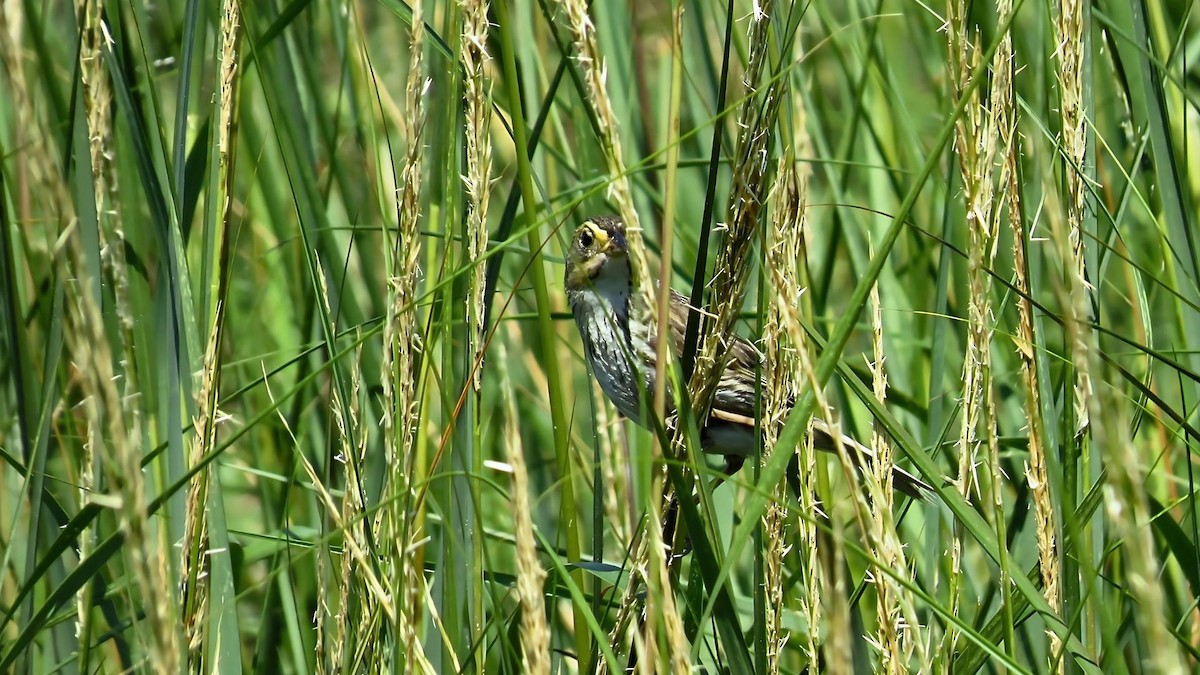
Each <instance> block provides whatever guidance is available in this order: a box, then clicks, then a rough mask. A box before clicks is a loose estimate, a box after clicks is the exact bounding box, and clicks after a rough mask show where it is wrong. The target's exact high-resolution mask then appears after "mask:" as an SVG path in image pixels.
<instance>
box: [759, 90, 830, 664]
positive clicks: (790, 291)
mask: <svg viewBox="0 0 1200 675" xmlns="http://www.w3.org/2000/svg"><path fill="white" fill-rule="evenodd" d="M793 101H794V102H795V104H796V106H797V107H798V109H799V110H798V112H797V117H798V118H799V121H798V123H797V124H798V126H800V125H802V124H803V107H802V106H803V100H801V98H800V97H799V96H798V95H797V96H794V97H793ZM794 155H795V151H794V150H789V151H788V152H787V153H785V155H784V156H783V157H781V158H780V159H779V163H778V166H777V169H776V180H775V185H774V186H773V187H772V189H771V195H770V198H769V200H770V212H771V231H770V245H769V246H768V248H767V260H766V263H767V269H768V270H769V273H770V275H769V277H768V284H767V289H768V293H769V294H770V295H769V301H768V304H767V314H766V320H765V321H764V323H763V338H762V339H763V357H764V358H763V376H764V378H765V379H766V386H765V387H764V388H763V404H762V408H763V425H762V428H763V453H764V454H770V453H772V452H774V451H775V445H776V442H777V441H778V440H779V427H780V426H781V425H782V423H783V420H784V418H785V417H786V416H787V412H788V409H789V407H790V404H791V401H793V400H795V395H796V387H797V385H798V383H799V382H800V372H799V367H798V366H797V364H796V355H795V350H797V349H803V348H804V336H803V333H801V334H797V335H793V334H789V333H788V332H787V331H786V329H785V326H784V324H783V319H782V317H781V316H780V315H781V312H782V310H781V309H780V305H783V304H788V303H792V304H795V303H796V302H797V301H798V299H799V297H800V294H801V286H800V280H799V274H798V271H797V265H798V261H799V260H800V259H801V256H802V255H803V231H804V230H803V228H804V206H805V204H804V192H805V189H806V186H804V185H802V183H801V181H802V180H805V179H802V178H801V177H800V173H799V170H798V168H797V166H798V165H797V162H796V160H795V156H794ZM800 475H801V476H802V480H804V481H806V482H811V479H810V477H809V476H807V475H805V473H804V471H803V470H801V472H800ZM808 489H809V490H810V491H811V489H812V488H811V485H810V486H809V487H808ZM786 503H787V490H786V487H785V486H784V485H783V484H782V483H781V484H780V485H777V486H776V487H775V490H774V493H773V500H772V503H771V505H770V506H769V507H768V509H767V512H766V513H765V514H763V533H764V534H763V538H764V540H765V546H766V550H765V551H764V553H763V565H764V570H763V573H764V574H763V577H764V584H765V586H766V594H765V595H766V603H765V604H766V626H765V634H766V643H767V645H766V646H767V672H768V673H778V672H779V659H780V654H781V652H782V651H783V648H784V646H785V645H786V643H787V639H786V638H785V637H784V636H783V631H782V624H783V605H784V598H783V583H784V574H783V556H784V541H785V537H786V532H785V527H786V524H787V508H786V506H785V505H786ZM803 508H804V504H803V503H802V504H801V509H803ZM802 512H803V511H802ZM799 522H800V523H803V525H801V529H802V532H801V535H800V541H801V547H802V550H805V549H809V548H810V547H809V544H811V550H814V551H815V549H816V538H815V531H814V532H811V533H810V532H808V531H807V528H806V526H807V522H806V521H805V520H804V519H799ZM810 536H811V539H810ZM802 574H807V575H808V576H809V577H811V576H812V575H813V570H812V569H805V570H804V571H803V572H802ZM819 601H820V599H819V596H814V597H802V598H801V600H800V602H801V606H802V613H803V614H805V616H806V617H807V618H809V619H810V620H811V619H812V616H811V614H810V611H809V609H810V606H811V605H819ZM818 611H819V610H818ZM812 625H817V624H812ZM814 635H815V632H814V631H809V643H808V644H807V645H806V647H808V649H811V650H812V651H808V649H806V650H805V651H806V652H807V653H806V655H807V656H808V658H809V660H810V661H812V662H815V661H816V658H815V653H816V652H815V642H814V641H813V636H814Z"/></svg>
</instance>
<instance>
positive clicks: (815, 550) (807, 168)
mask: <svg viewBox="0 0 1200 675" xmlns="http://www.w3.org/2000/svg"><path fill="white" fill-rule="evenodd" d="M795 41H796V45H795V54H796V57H797V60H799V59H800V58H801V57H802V55H803V54H804V51H803V47H802V44H801V39H800V35H797V36H796V40H795ZM807 110H808V104H807V101H806V100H805V99H804V96H803V95H801V93H800V92H799V91H795V90H793V93H792V114H793V117H794V122H793V132H792V133H793V136H794V139H793V142H792V143H793V153H794V156H793V157H791V158H790V161H789V162H788V164H787V168H786V169H784V170H782V171H781V173H780V175H779V177H778V178H777V185H778V184H782V185H783V186H784V187H785V189H784V190H783V191H782V192H781V193H780V196H781V198H782V200H783V202H782V204H781V205H780V206H779V208H780V209H782V211H783V214H782V216H783V219H782V220H778V219H776V220H778V222H777V224H776V225H775V226H774V228H773V236H772V240H773V241H777V242H778V244H777V245H776V247H775V248H773V249H772V250H770V251H768V271H769V272H770V276H769V284H768V288H769V289H771V291H772V292H773V294H774V302H773V304H772V306H771V307H770V308H769V312H770V314H769V315H768V316H769V317H770V318H771V319H772V320H773V321H775V322H777V323H778V324H779V331H780V333H779V334H780V337H781V338H783V337H786V339H787V347H786V348H785V349H784V350H780V351H779V357H780V361H779V362H778V365H771V361H770V360H771V356H770V355H769V352H770V351H771V350H768V354H767V356H766V359H767V360H766V362H765V363H766V369H767V373H768V377H786V378H788V380H789V382H790V388H791V393H792V394H796V393H798V391H799V387H800V383H801V382H803V378H804V374H803V372H802V369H801V367H800V363H801V357H800V355H799V353H800V352H804V353H805V354H807V351H806V350H807V349H808V348H809V346H808V339H807V337H806V335H805V333H804V330H803V328H802V327H801V326H800V324H799V322H798V321H796V320H795V318H796V317H794V316H793V317H790V319H789V317H788V315H787V310H788V309H790V308H798V307H799V306H800V303H801V302H803V300H804V299H805V297H806V294H805V290H806V289H805V282H804V280H805V277H804V262H803V261H805V260H807V256H808V245H807V232H808V213H807V207H808V195H809V181H810V179H811V178H812V166H811V164H809V163H808V162H797V161H796V160H795V157H812V156H814V154H815V153H814V149H813V142H812V138H811V137H810V136H809V133H808V119H807V118H808V115H807ZM788 219H791V220H792V222H791V225H790V226H788V222H787V220H788ZM773 222H774V221H773ZM772 256H774V259H772ZM776 261H777V262H776ZM785 263H786V264H785ZM806 311H811V307H809V308H806ZM780 366H783V367H784V370H783V371H780V370H779V368H780ZM775 386H777V385H774V384H772V385H770V387H769V388H771V387H775ZM769 400H770V399H769V398H768V399H767V401H769ZM791 400H794V399H791ZM777 405H781V406H782V401H780V402H779V403H777ZM764 410H769V408H764ZM786 418H787V412H786V411H785V410H784V408H783V407H780V408H779V411H778V420H776V419H775V415H773V414H767V415H766V417H765V419H767V420H768V425H769V426H767V427H765V428H764V445H763V447H764V448H774V447H775V445H776V444H777V442H778V435H779V430H780V426H781V425H782V423H783V421H784V420H785V419H786ZM811 426H812V425H811V423H810V424H809V429H808V432H809V433H806V434H805V439H804V441H803V442H802V443H800V444H798V445H797V446H796V453H797V466H798V467H799V475H798V476H797V484H798V486H799V493H798V495H797V500H798V501H799V504H800V513H801V517H800V518H797V519H796V538H797V541H798V546H799V551H798V552H797V554H799V555H803V557H804V560H803V561H802V563H801V567H800V570H801V576H802V577H803V580H802V586H803V587H804V593H803V594H802V595H801V596H800V598H799V604H800V613H801V615H803V616H804V618H805V619H806V623H807V624H808V626H809V630H808V631H806V633H805V636H804V642H803V645H802V647H801V651H802V653H803V654H804V657H805V658H806V659H807V660H808V662H809V663H810V664H815V663H817V661H818V659H819V651H818V650H819V647H818V637H819V632H818V630H817V627H819V626H820V625H821V624H822V616H821V603H822V598H821V595H822V587H823V585H824V582H823V576H822V570H821V562H820V560H821V550H820V548H819V546H818V537H817V529H818V528H817V527H816V525H815V521H814V520H813V518H814V517H816V516H817V515H818V513H819V512H820V509H821V507H820V500H819V499H818V497H817V477H816V476H817V457H816V449H815V448H814V447H813V438H812V433H811V432H812V428H811ZM767 433H769V434H770V435H769V436H767V435H766V434H767ZM776 493H777V494H778V490H777V491H776ZM779 620H782V617H781V616H780V617H779ZM779 642H780V643H782V641H781V640H780V641H779ZM780 647H781V648H782V644H780ZM768 648H770V644H768ZM768 656H769V654H768ZM777 667H778V663H776V668H777ZM776 672H777V671H776Z"/></svg>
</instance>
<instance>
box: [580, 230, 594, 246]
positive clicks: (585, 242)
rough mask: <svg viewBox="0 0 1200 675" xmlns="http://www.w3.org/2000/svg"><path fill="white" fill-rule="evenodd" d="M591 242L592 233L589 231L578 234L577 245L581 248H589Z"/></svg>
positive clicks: (592, 240) (592, 239)
mask: <svg viewBox="0 0 1200 675" xmlns="http://www.w3.org/2000/svg"><path fill="white" fill-rule="evenodd" d="M593 242H594V238H593V237H592V231H591V230H590V229H588V230H584V231H583V232H580V233H579V245H580V246H582V247H583V248H591V247H592V243H593Z"/></svg>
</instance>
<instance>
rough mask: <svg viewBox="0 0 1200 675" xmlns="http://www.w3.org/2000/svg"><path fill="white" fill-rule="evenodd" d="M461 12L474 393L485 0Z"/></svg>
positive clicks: (486, 168) (478, 352) (479, 322)
mask: <svg viewBox="0 0 1200 675" xmlns="http://www.w3.org/2000/svg"><path fill="white" fill-rule="evenodd" d="M461 6H462V12H463V27H462V44H461V50H460V56H461V58H462V63H463V70H464V72H465V76H464V78H463V102H464V104H465V105H466V134H465V136H466V145H467V148H466V162H467V175H466V176H465V177H464V178H463V182H464V183H465V184H466V188H467V199H468V202H467V261H468V263H469V264H470V265H471V276H470V282H469V283H470V294H469V295H468V297H467V320H468V322H469V323H470V325H471V331H470V339H471V355H472V357H473V358H472V359H471V363H473V364H475V365H474V366H473V369H472V372H473V376H472V378H471V384H472V386H473V387H474V388H475V392H476V395H477V396H478V394H479V392H480V390H481V379H480V378H481V376H482V373H483V350H484V347H485V336H484V332H485V330H486V328H487V327H486V326H484V325H483V320H484V317H483V315H484V301H485V298H484V297H483V290H484V276H485V273H486V272H487V266H486V265H484V264H483V263H482V262H481V261H482V259H483V254H484V252H485V251H487V245H488V228H487V216H488V202H489V200H490V198H491V193H492V191H491V183H492V139H491V136H490V134H489V130H490V129H491V125H492V106H491V91H490V87H489V85H488V84H487V82H486V81H485V79H484V70H485V68H486V67H487V63H488V61H489V60H491V57H490V56H489V55H488V51H487V39H488V18H487V14H488V3H487V0H461Z"/></svg>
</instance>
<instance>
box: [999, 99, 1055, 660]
mask: <svg viewBox="0 0 1200 675" xmlns="http://www.w3.org/2000/svg"><path fill="white" fill-rule="evenodd" d="M1014 86H1015V85H1014V83H1013V82H1012V80H1011V79H1010V81H1009V86H1008V88H1007V89H1005V90H1000V89H999V88H997V89H996V93H997V95H1002V96H1005V97H1007V98H1009V102H1010V104H1011V97H1012V95H1013V92H1012V90H1013V87H1014ZM1004 108H1005V109H1010V106H1004ZM997 126H998V129H997V131H998V133H999V134H1000V143H1001V146H1002V147H1004V148H1005V149H1006V152H1005V155H1004V159H1003V162H1004V164H1003V166H1002V167H1001V175H1002V178H1001V183H1002V184H1003V185H1005V187H1006V189H1005V196H1006V197H1007V200H1008V223H1009V226H1010V228H1011V229H1012V232H1013V268H1014V277H1015V279H1014V285H1015V287H1016V289H1017V293H1018V296H1019V297H1018V298H1017V312H1018V320H1017V333H1016V335H1015V336H1014V338H1013V342H1014V343H1015V345H1016V347H1017V354H1018V357H1019V358H1020V361H1021V381H1022V383H1023V384H1024V385H1025V417H1026V419H1027V420H1028V421H1029V422H1028V430H1027V431H1028V437H1029V461H1028V463H1027V464H1026V467H1025V478H1026V480H1027V482H1028V484H1029V490H1030V493H1031V494H1032V495H1033V506H1034V518H1035V525H1034V530H1035V533H1036V537H1037V547H1038V569H1039V571H1040V573H1041V578H1042V594H1043V596H1044V597H1045V598H1046V603H1047V604H1048V605H1050V607H1051V608H1052V609H1054V611H1056V612H1061V611H1062V604H1061V598H1060V587H1061V569H1060V566H1059V561H1058V554H1059V549H1058V531H1059V530H1058V525H1057V524H1056V522H1055V513H1054V505H1053V502H1052V501H1051V495H1050V477H1049V473H1048V471H1047V468H1046V432H1045V423H1044V421H1043V419H1042V401H1041V383H1040V382H1039V374H1038V363H1037V349H1036V345H1037V340H1036V337H1035V334H1034V318H1033V317H1034V315H1033V303H1032V301H1031V300H1030V298H1031V297H1032V295H1031V293H1032V290H1031V287H1030V284H1029V255H1028V251H1027V249H1026V239H1027V237H1028V233H1027V232H1026V229H1025V226H1024V223H1023V221H1022V205H1021V195H1022V192H1021V185H1020V173H1019V166H1020V165H1019V161H1020V154H1021V147H1020V141H1021V137H1020V134H1019V133H1018V131H1017V118H1016V114H1015V111H1014V112H1013V113H1012V114H1010V115H1008V116H1007V117H1005V118H1004V119H1003V121H1002V122H1000V123H999V124H998V125H997ZM1046 633H1047V635H1048V637H1049V640H1050V643H1049V652H1050V663H1049V668H1050V672H1055V673H1061V672H1062V671H1063V666H1064V661H1063V659H1062V641H1061V640H1060V639H1059V637H1058V635H1057V634H1055V633H1054V632H1053V631H1046Z"/></svg>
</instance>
